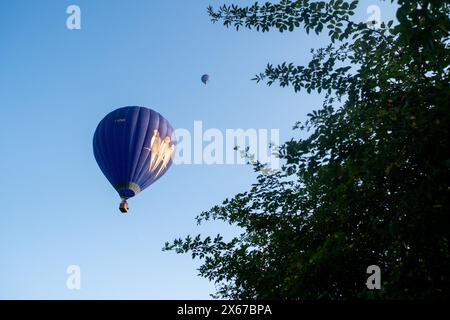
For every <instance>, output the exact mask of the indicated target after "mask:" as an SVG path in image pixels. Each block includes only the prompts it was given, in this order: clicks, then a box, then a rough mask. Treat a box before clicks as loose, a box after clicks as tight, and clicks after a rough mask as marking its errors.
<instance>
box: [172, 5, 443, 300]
mask: <svg viewBox="0 0 450 320" xmlns="http://www.w3.org/2000/svg"><path fill="white" fill-rule="evenodd" d="M357 4H358V1H351V2H349V1H343V0H331V1H308V0H299V1H291V0H282V1H280V2H279V3H276V4H274V3H269V2H268V3H265V4H259V3H255V4H254V5H253V6H249V7H239V6H236V5H231V6H227V5H223V6H221V7H220V8H218V9H217V10H215V9H213V8H212V7H210V8H208V12H209V15H210V17H211V19H212V21H213V22H219V21H221V22H222V23H223V24H224V25H225V26H227V27H229V26H232V27H234V28H236V29H239V28H241V27H245V28H249V29H252V28H255V29H256V30H258V31H262V32H266V31H269V30H271V29H277V30H279V31H280V32H284V31H293V30H294V29H295V28H299V27H303V28H304V29H305V30H306V32H308V33H309V32H312V31H313V32H315V33H317V34H320V33H322V32H326V33H327V34H328V35H329V36H330V44H329V46H327V47H325V48H321V49H317V50H313V51H312V60H311V61H310V63H309V64H308V65H306V66H296V65H294V64H292V63H282V64H280V65H277V66H274V65H271V64H269V65H268V66H267V68H266V70H265V71H264V72H263V73H261V74H259V75H257V76H256V77H255V80H256V81H257V82H266V83H267V84H268V85H272V84H274V83H278V84H279V85H280V86H282V87H288V86H292V87H293V88H294V90H295V91H302V90H306V91H307V92H308V93H309V92H311V91H313V90H316V91H318V92H322V91H324V92H326V97H325V100H324V102H323V105H322V106H321V108H320V109H319V110H318V111H314V112H313V113H312V114H309V115H308V116H309V118H308V121H307V122H306V123H303V124H301V123H297V124H296V125H295V128H296V129H299V130H308V131H309V132H310V135H309V137H308V138H306V139H300V140H294V139H292V140H290V141H287V142H286V143H285V144H283V145H282V147H281V148H280V152H279V156H280V160H282V162H283V165H282V168H281V169H280V170H279V171H277V172H276V173H273V174H270V175H266V174H263V173H262V170H263V169H264V165H263V164H261V163H256V164H254V169H255V171H256V172H257V173H258V176H257V181H256V182H255V183H254V184H253V185H252V187H251V188H250V190H249V191H247V192H244V193H239V194H237V195H236V196H234V197H233V198H232V199H226V200H225V201H224V202H223V203H222V204H221V205H218V206H215V207H213V208H212V209H210V210H209V211H206V212H203V213H201V214H200V215H199V216H198V217H197V220H198V223H201V222H205V221H208V220H211V219H213V220H221V221H224V222H227V223H229V224H231V225H236V226H239V227H241V228H242V230H243V232H242V233H241V234H240V235H239V236H237V237H235V238H233V239H231V240H229V241H225V240H224V239H223V237H222V236H221V235H217V236H216V237H215V238H214V239H212V238H211V237H204V238H202V236H201V235H197V236H196V237H191V236H187V237H186V238H185V239H181V238H180V239H176V240H174V241H173V242H171V243H166V245H165V248H164V250H175V251H176V252H177V253H191V254H192V257H193V258H200V259H202V260H203V264H202V265H201V267H200V268H199V273H200V275H201V276H203V277H206V278H208V279H209V280H211V281H214V282H215V283H216V284H217V292H216V294H215V297H222V298H236V299H242V298H250V299H252V298H260V299H355V298H363V299H371V298H377V299H410V298H414V299H416V298H448V297H449V296H450V247H449V239H450V219H449V212H450V211H449V199H450V197H449V196H450V195H449V193H450V187H449V181H450V176H449V169H450V156H449V155H450V152H449V145H450V142H449V134H448V128H449V127H450V126H449V121H448V119H449V111H450V110H449V109H450V108H449V105H450V104H449V101H450V85H449V84H450V78H449V70H450V68H449V62H450V41H449V40H450V39H449V30H450V5H449V4H448V2H447V1H426V0H422V1H406V0H399V1H398V9H397V19H398V23H396V24H394V22H393V21H389V22H388V23H386V24H384V23H383V24H382V25H381V28H379V29H375V28H371V27H370V26H369V27H368V26H367V25H366V23H362V22H355V21H353V20H352V19H351V17H352V15H353V14H354V10H355V9H356V8H357ZM370 265H377V266H379V267H380V268H381V281H382V285H381V289H380V290H369V289H368V288H367V287H366V284H365V281H366V278H367V277H368V275H367V274H366V269H367V267H368V266H370Z"/></svg>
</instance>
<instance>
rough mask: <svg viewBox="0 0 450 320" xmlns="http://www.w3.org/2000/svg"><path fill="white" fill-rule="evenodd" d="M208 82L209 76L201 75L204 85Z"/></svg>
mask: <svg viewBox="0 0 450 320" xmlns="http://www.w3.org/2000/svg"><path fill="white" fill-rule="evenodd" d="M208 81H209V75H207V74H204V75H202V82H203V83H204V84H207V83H208Z"/></svg>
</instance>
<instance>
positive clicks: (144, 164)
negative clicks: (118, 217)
mask: <svg viewBox="0 0 450 320" xmlns="http://www.w3.org/2000/svg"><path fill="white" fill-rule="evenodd" d="M93 148H94V156H95V160H96V161H97V163H98V165H99V167H100V169H101V170H102V172H103V174H104V175H105V177H106V178H107V179H108V181H109V182H110V183H111V185H112V186H113V187H114V188H115V189H116V190H117V192H118V193H119V196H120V197H121V199H122V202H121V204H120V207H119V209H120V210H121V211H122V212H127V211H128V203H127V201H126V200H127V199H129V198H131V197H134V196H135V195H136V194H138V193H139V192H141V191H142V190H144V189H145V188H147V187H148V186H150V185H151V184H153V183H154V182H155V181H157V180H158V179H159V178H161V177H162V176H163V175H164V174H165V173H166V171H167V170H168V169H169V168H170V166H171V165H172V157H173V154H174V152H175V142H174V141H173V128H172V126H171V125H170V123H169V121H167V120H166V119H165V118H164V117H163V116H162V115H160V114H159V113H158V112H156V111H154V110H151V109H148V108H145V107H137V106H136V107H124V108H120V109H117V110H115V111H112V112H111V113H109V114H108V115H106V116H105V117H104V118H103V120H102V121H100V123H99V124H98V126H97V129H96V130H95V134H94V139H93Z"/></svg>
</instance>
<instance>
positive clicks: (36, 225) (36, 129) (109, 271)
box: [0, 0, 393, 299]
mask: <svg viewBox="0 0 450 320" xmlns="http://www.w3.org/2000/svg"><path fill="white" fill-rule="evenodd" d="M210 2H211V1H203V0H195V1H182V0H177V1H163V0H158V1H156V0H155V1H148V0H131V1H124V0H95V1H92V0H73V1H64V0H59V1H53V0H47V1H43V0H42V1H32V0H28V1H24V0H14V1H13V0H9V1H6V0H5V1H1V3H0V110H1V124H0V150H1V151H0V152H1V157H0V167H1V168H2V169H1V170H0V182H1V183H0V204H1V211H0V298H3V299H18V298H26V299H182V298H186V299H197V298H199V299H202V298H203V299H207V298H209V294H210V293H212V292H214V285H213V284H211V283H209V282H208V281H207V280H205V279H203V278H200V277H198V276H197V273H198V272H197V270H196V269H197V267H198V266H199V262H198V261H193V260H191V258H190V256H188V255H176V254H174V253H171V252H162V251H161V248H162V247H163V244H164V242H165V241H169V240H172V239H174V238H175V237H179V236H184V235H187V234H197V233H199V232H200V233H202V234H205V235H206V234H213V235H214V234H216V233H217V232H221V233H224V234H225V235H230V234H232V233H233V232H234V230H232V229H230V228H229V227H227V226H225V225H222V224H208V225H205V226H203V227H198V226H196V224H195V221H194V217H195V216H196V215H197V214H199V213H201V212H202V211H203V210H207V209H209V208H210V207H211V206H213V205H215V204H218V203H220V202H221V201H222V200H223V199H224V198H226V197H230V196H233V195H234V194H235V193H237V192H240V191H244V190H246V189H247V188H248V187H249V186H250V184H251V183H252V182H253V181H254V178H255V176H254V173H253V172H252V169H251V168H250V167H247V166H237V165H214V166H208V165H178V166H173V167H172V168H171V169H170V170H169V172H168V173H167V174H166V175H165V176H164V177H163V178H162V179H160V180H159V181H158V182H157V183H156V184H154V185H152V186H151V187H150V188H149V189H147V190H145V191H144V192H142V193H141V194H139V196H138V197H136V198H135V199H132V200H131V201H130V206H131V212H130V214H129V215H126V216H124V215H121V214H120V212H119V211H118V209H117V206H118V203H119V199H118V196H117V194H116V192H115V191H114V189H113V188H112V187H111V186H110V185H109V183H108V182H107V180H106V179H105V178H104V177H103V175H102V173H101V172H100V170H99V168H98V166H97V164H96V162H95V160H94V157H93V154H92V136H93V133H94V130H95V128H96V126H97V123H98V122H99V121H100V120H101V119H102V117H103V116H104V115H106V114H107V113H108V112H110V111H112V110H114V109H116V108H118V107H121V106H126V105H143V106H148V107H151V108H153V109H155V110H157V111H159V112H160V113H162V114H163V115H164V116H165V117H166V118H167V119H169V120H170V122H171V123H172V125H173V126H174V127H176V128H186V129H189V130H191V129H192V128H193V121H194V120H202V121H203V126H204V127H205V128H218V129H221V130H224V129H226V128H231V129H233V128H244V129H246V128H255V129H264V128H266V129H271V128H278V129H280V135H281V140H282V141H283V140H286V139H288V138H290V137H291V136H293V134H294V133H293V132H292V130H291V128H292V125H293V124H294V122H295V121H297V120H304V119H305V117H306V114H307V113H308V112H310V111H311V110H313V109H317V108H318V107H319V106H320V105H321V98H320V97H319V96H317V95H307V94H306V93H300V94H294V93H293V91H292V90H291V89H289V88H288V89H282V88H278V87H276V86H273V87H266V86H265V85H262V84H259V85H258V84H256V83H255V82H253V81H250V79H251V78H252V77H253V76H254V75H255V74H257V73H259V72H261V71H263V70H264V67H265V65H266V64H267V63H268V62H273V63H279V62H283V61H292V62H295V63H298V64H304V63H307V62H308V61H309V58H310V54H309V49H310V48H312V47H319V46H321V45H324V44H326V43H327V41H326V38H323V37H320V38H318V37H316V36H315V35H310V36H307V35H305V33H304V32H303V30H299V31H298V32H294V33H290V34H280V33H278V32H270V33H268V34H261V33H257V32H256V31H247V30H244V31H240V32H235V31H234V30H232V29H226V28H224V27H223V26H222V25H220V24H212V23H211V22H210V20H209V17H208V16H207V13H206V8H207V6H208V4H209V3H210ZM233 2H237V1H223V0H222V1H221V2H218V1H217V2H215V3H216V5H219V4H221V3H233ZM253 2H254V1H239V4H242V5H244V4H252V3H253ZM70 4H76V5H78V6H80V8H81V12H82V17H81V19H82V24H81V27H82V29H81V30H68V29H67V28H66V19H67V17H68V15H67V14H66V8H67V7H68V6H69V5H70ZM369 4H379V5H380V6H381V8H382V11H381V13H382V19H383V20H385V19H386V18H387V17H392V15H393V10H392V9H388V8H387V6H388V5H389V4H386V3H385V2H381V4H380V3H379V2H378V1H363V4H362V5H361V6H360V8H359V11H358V17H360V19H361V20H364V21H365V20H366V18H367V14H366V12H365V11H366V8H367V6H368V5H369ZM203 73H209V74H211V77H212V80H211V82H210V84H209V85H208V86H203V85H202V84H201V82H200V76H201V75H202V74H203ZM73 264H74V265H79V266H80V267H81V285H82V288H81V290H78V291H77V290H68V289H67V288H66V279H67V274H66V268H67V266H69V265H73Z"/></svg>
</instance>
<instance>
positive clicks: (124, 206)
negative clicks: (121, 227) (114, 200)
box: [119, 201, 128, 213]
mask: <svg viewBox="0 0 450 320" xmlns="http://www.w3.org/2000/svg"><path fill="white" fill-rule="evenodd" d="M119 210H120V212H122V213H127V212H128V203H127V202H126V201H122V202H121V203H120V205H119Z"/></svg>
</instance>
